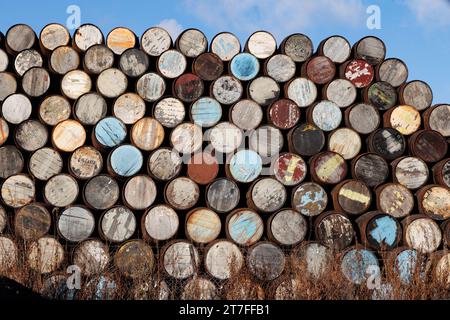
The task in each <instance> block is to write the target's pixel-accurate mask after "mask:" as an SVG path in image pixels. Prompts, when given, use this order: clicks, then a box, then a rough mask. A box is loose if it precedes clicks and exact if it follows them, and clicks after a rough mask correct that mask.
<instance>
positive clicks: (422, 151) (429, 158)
mask: <svg viewBox="0 0 450 320" xmlns="http://www.w3.org/2000/svg"><path fill="white" fill-rule="evenodd" d="M408 145H409V150H410V152H411V154H412V155H413V156H416V157H418V158H420V159H422V160H423V161H425V162H438V161H440V160H442V159H443V158H444V157H445V156H446V155H447V151H448V143H447V141H446V140H445V138H444V137H443V136H442V135H441V134H440V133H439V132H437V131H434V130H419V131H417V132H416V133H414V134H413V135H412V136H411V138H410V139H409V140H408Z"/></svg>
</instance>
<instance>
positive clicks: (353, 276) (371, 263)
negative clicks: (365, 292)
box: [340, 246, 379, 285]
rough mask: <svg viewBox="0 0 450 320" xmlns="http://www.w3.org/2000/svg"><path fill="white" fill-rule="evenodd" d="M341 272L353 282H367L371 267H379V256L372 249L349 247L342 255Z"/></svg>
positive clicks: (358, 283)
mask: <svg viewBox="0 0 450 320" xmlns="http://www.w3.org/2000/svg"><path fill="white" fill-rule="evenodd" d="M340 267H341V272H342V274H343V275H344V276H345V278H346V279H347V280H348V281H350V282H351V283H354V284H357V285H360V284H363V283H366V281H367V278H368V277H369V275H370V273H369V272H367V270H368V268H369V267H372V268H373V267H375V268H379V262H378V258H377V256H376V255H375V254H374V253H373V252H372V251H370V250H367V249H364V248H361V247H359V246H355V247H351V248H348V249H347V250H346V251H345V252H344V253H343V254H342V256H341V266H340Z"/></svg>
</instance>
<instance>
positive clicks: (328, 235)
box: [314, 211, 354, 251]
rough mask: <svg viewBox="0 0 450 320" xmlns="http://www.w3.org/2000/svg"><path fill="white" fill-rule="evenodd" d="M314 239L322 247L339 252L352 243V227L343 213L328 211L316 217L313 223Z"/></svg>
mask: <svg viewBox="0 0 450 320" xmlns="http://www.w3.org/2000/svg"><path fill="white" fill-rule="evenodd" d="M314 233H315V236H316V239H317V240H318V241H320V243H322V244H323V245H326V246H328V247H330V248H332V249H334V250H337V251H341V250H343V249H345V248H347V247H348V246H350V245H351V244H352V242H353V238H354V230H353V225H352V223H351V221H350V220H349V218H348V217H347V215H345V214H344V213H339V212H334V211H329V212H324V213H322V214H321V215H320V216H319V217H317V219H316V221H315V223H314Z"/></svg>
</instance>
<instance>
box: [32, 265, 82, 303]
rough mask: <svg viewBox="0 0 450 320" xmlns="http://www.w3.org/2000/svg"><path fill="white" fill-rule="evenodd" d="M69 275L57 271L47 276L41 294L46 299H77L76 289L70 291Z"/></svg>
mask: <svg viewBox="0 0 450 320" xmlns="http://www.w3.org/2000/svg"><path fill="white" fill-rule="evenodd" d="M68 279H69V274H67V273H65V272H62V271H56V272H52V273H51V274H50V275H48V276H45V277H44V279H43V283H42V285H41V288H40V290H39V293H40V294H41V295H42V296H43V297H44V298H46V299H52V300H62V301H69V300H70V301H71V300H75V298H76V289H69V287H68V285H67V280H68Z"/></svg>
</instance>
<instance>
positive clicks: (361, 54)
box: [353, 36, 386, 65]
mask: <svg viewBox="0 0 450 320" xmlns="http://www.w3.org/2000/svg"><path fill="white" fill-rule="evenodd" d="M353 50H354V53H355V57H356V58H357V59H364V60H367V62H369V63H370V64H371V65H377V64H380V63H381V62H383V60H384V58H385V56H386V46H385V44H384V42H383V41H382V40H381V39H379V38H377V37H375V36H368V37H364V38H362V39H361V40H359V41H358V42H357V43H356V44H355V45H354V47H353Z"/></svg>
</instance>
